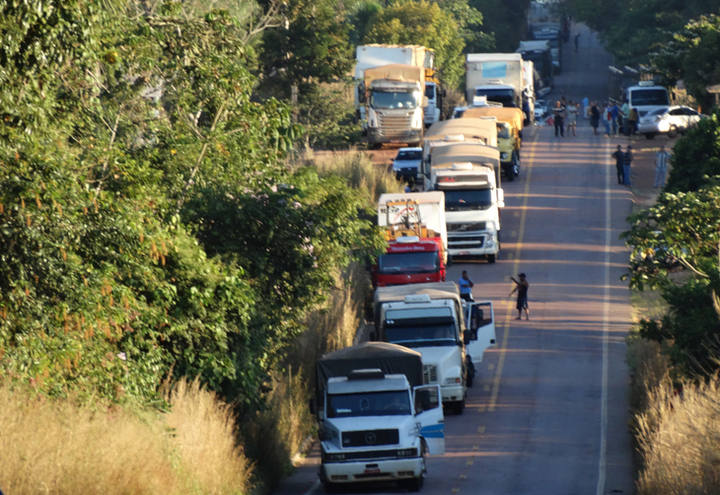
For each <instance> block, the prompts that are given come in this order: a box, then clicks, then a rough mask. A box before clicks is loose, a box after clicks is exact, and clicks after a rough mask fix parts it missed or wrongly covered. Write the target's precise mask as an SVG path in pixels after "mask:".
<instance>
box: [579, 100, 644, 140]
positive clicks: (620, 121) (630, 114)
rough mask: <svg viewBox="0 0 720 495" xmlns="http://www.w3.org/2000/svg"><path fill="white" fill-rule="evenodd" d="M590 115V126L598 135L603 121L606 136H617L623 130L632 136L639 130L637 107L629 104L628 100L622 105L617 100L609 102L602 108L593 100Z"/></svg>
mask: <svg viewBox="0 0 720 495" xmlns="http://www.w3.org/2000/svg"><path fill="white" fill-rule="evenodd" d="M589 116H590V126H591V127H592V128H593V134H595V135H596V136H597V134H598V127H599V126H600V122H601V121H602V123H603V126H604V127H605V135H606V136H617V135H618V133H619V132H621V131H622V132H623V133H624V134H626V135H628V136H630V135H633V134H635V133H636V132H637V125H638V119H639V117H638V113H637V110H636V109H635V108H631V107H630V105H628V102H627V101H625V102H624V103H623V104H622V106H620V107H619V106H618V105H617V103H616V102H607V103H606V104H605V106H604V108H602V110H601V106H599V105H598V104H597V102H592V104H591V105H590V115H589Z"/></svg>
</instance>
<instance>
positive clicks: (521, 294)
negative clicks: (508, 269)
mask: <svg viewBox="0 0 720 495" xmlns="http://www.w3.org/2000/svg"><path fill="white" fill-rule="evenodd" d="M518 278H520V280H516V279H515V277H510V280H512V281H513V282H515V287H513V290H511V291H510V296H512V295H513V294H514V293H515V292H517V300H516V302H515V307H516V308H517V310H518V316H517V318H515V319H516V320H522V312H523V310H525V319H527V320H529V319H530V308H529V306H528V295H527V294H528V288H529V287H530V284H529V283H528V281H527V276H526V275H525V274H524V273H520V274H519V275H518Z"/></svg>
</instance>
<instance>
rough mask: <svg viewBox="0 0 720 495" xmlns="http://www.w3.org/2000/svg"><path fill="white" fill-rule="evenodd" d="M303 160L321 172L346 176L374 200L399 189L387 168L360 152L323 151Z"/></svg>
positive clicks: (399, 186)
mask: <svg viewBox="0 0 720 495" xmlns="http://www.w3.org/2000/svg"><path fill="white" fill-rule="evenodd" d="M302 161H303V162H304V163H305V164H312V165H313V166H315V167H316V168H317V170H318V172H319V173H320V175H329V174H335V175H339V176H341V177H344V178H345V179H347V181H348V184H349V185H350V186H351V187H353V188H354V189H357V190H358V191H359V192H360V193H361V194H363V193H364V192H365V191H367V194H368V197H369V199H370V201H372V202H375V201H377V199H378V198H379V197H380V195H381V194H382V193H386V192H401V191H402V190H403V184H402V183H401V182H399V181H398V180H397V179H396V178H395V175H394V174H393V173H392V171H389V170H388V168H387V167H385V166H381V165H376V164H374V163H373V162H372V160H370V158H369V157H368V155H367V154H366V153H362V152H360V151H349V152H347V151H343V152H325V153H312V152H310V153H309V154H306V155H305V156H304V157H303V159H302Z"/></svg>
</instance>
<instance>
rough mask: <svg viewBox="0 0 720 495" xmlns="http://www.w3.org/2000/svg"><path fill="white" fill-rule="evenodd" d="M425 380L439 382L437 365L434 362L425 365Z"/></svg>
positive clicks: (425, 381)
mask: <svg viewBox="0 0 720 495" xmlns="http://www.w3.org/2000/svg"><path fill="white" fill-rule="evenodd" d="M423 382H424V383H437V366H435V365H434V364H424V365H423Z"/></svg>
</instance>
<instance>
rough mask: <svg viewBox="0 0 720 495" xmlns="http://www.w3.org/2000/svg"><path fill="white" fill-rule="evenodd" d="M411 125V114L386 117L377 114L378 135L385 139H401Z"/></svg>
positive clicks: (382, 114) (385, 115)
mask: <svg viewBox="0 0 720 495" xmlns="http://www.w3.org/2000/svg"><path fill="white" fill-rule="evenodd" d="M411 124H412V113H408V114H401V115H397V114H394V115H387V114H384V113H380V112H378V127H379V128H378V134H380V135H381V136H385V137H390V138H391V137H401V136H405V135H407V132H408V131H409V130H410V125H411Z"/></svg>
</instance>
